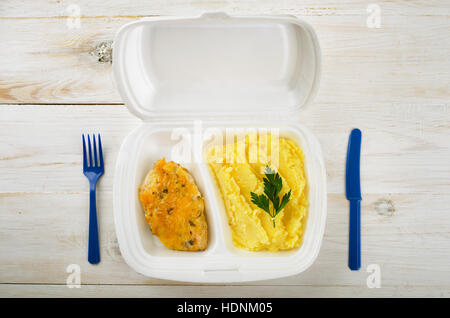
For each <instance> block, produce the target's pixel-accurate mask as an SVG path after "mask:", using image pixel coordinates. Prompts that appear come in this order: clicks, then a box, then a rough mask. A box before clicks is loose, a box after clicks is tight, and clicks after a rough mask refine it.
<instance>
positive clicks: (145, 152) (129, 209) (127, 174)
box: [113, 13, 326, 282]
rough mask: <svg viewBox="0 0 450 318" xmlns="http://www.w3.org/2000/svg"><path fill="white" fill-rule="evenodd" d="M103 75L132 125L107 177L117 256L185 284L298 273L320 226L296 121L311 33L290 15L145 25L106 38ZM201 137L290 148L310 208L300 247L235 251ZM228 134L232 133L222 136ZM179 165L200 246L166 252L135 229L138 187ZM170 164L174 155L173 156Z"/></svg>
mask: <svg viewBox="0 0 450 318" xmlns="http://www.w3.org/2000/svg"><path fill="white" fill-rule="evenodd" d="M113 69H114V76H115V80H116V84H117V87H118V89H119V91H120V94H121V96H122V98H123V99H124V101H125V103H126V105H127V107H128V108H129V110H130V111H131V112H132V113H133V114H135V115H136V116H138V117H139V118H141V119H142V124H141V125H139V127H137V128H136V129H135V130H134V131H133V132H131V133H130V134H129V135H128V136H127V138H126V139H125V141H124V142H123V144H122V147H121V149H120V152H119V156H118V159H117V166H116V173H115V179H114V221H115V226H116V232H117V238H118V241H119V245H120V250H121V253H122V255H123V257H124V259H125V261H126V262H127V263H128V264H129V265H130V266H131V267H132V268H133V269H134V270H136V271H137V272H139V273H141V274H144V275H147V276H151V277H155V278H163V279H170V280H178V281H189V282H244V281H252V280H263V279H270V278H277V277H284V276H289V275H294V274H297V273H299V272H301V271H303V270H305V269H306V268H308V267H309V266H310V265H311V264H312V263H313V262H314V260H315V258H316V257H317V255H318V253H319V249H320V245H321V241H322V237H323V232H324V228H325V220H326V174H325V168H324V163H323V157H322V153H321V149H320V145H319V143H318V142H317V140H316V138H315V137H314V136H313V135H312V133H311V132H309V130H308V129H306V128H305V127H304V126H302V125H300V124H298V123H297V122H295V121H293V120H292V119H290V118H293V117H294V118H295V117H298V116H295V114H297V113H298V112H299V111H300V109H301V107H303V106H306V105H307V104H309V103H310V102H311V101H312V99H313V97H314V95H315V93H316V91H317V87H318V82H319V75H320V49H319V44H318V41H317V37H316V35H315V32H314V31H313V29H312V28H311V27H310V26H309V25H308V24H306V23H305V22H303V21H301V20H299V19H297V18H295V17H290V16H282V17H280V16H275V17H273V16H272V17H268V16H261V17H230V16H228V15H226V14H223V13H210V14H204V15H202V16H200V17H198V18H189V19H186V18H166V19H143V20H140V21H137V22H133V23H130V24H127V25H125V26H123V27H122V28H121V29H120V30H119V32H118V33H117V35H116V39H115V42H114V49H113ZM209 129H214V130H216V131H217V130H219V131H221V132H223V133H225V131H226V130H228V131H233V132H234V133H235V134H238V135H239V134H245V132H246V131H248V129H256V130H259V131H261V132H264V131H267V132H270V131H271V129H275V130H277V131H278V132H279V134H280V136H282V137H283V136H285V137H288V138H290V139H292V140H294V141H295V142H296V143H297V144H298V145H300V147H301V148H302V150H303V152H304V155H305V172H306V176H307V182H308V199H309V208H308V215H307V221H306V228H305V233H304V237H303V242H302V245H301V246H300V247H299V248H297V249H293V250H289V251H280V252H247V251H243V250H239V249H237V248H236V247H234V245H233V243H232V238H231V230H230V228H229V226H228V223H227V216H226V211H225V208H224V205H223V201H222V198H221V196H220V193H219V190H218V188H217V185H216V184H215V180H214V177H213V175H212V173H211V172H210V171H209V169H208V166H207V164H206V163H205V160H204V159H203V158H204V151H205V147H206V144H207V142H208V140H207V138H204V137H205V136H206V135H207V133H206V132H207V131H208V130H209ZM232 129H233V130H232ZM186 139H188V140H189V142H188V145H189V146H188V147H189V154H190V160H187V161H186V162H181V164H182V165H183V166H184V167H186V168H187V169H188V170H189V171H190V173H191V174H192V175H193V177H194V178H195V180H196V183H197V185H198V187H199V189H200V191H201V193H202V194H203V196H204V199H205V212H206V217H207V222H208V228H209V229H208V237H209V243H208V248H207V249H206V250H205V251H202V252H181V251H173V250H169V249H167V248H165V247H164V246H163V245H162V243H161V242H160V241H159V239H158V238H157V237H156V236H154V235H153V234H152V233H151V231H150V229H149V227H148V224H147V223H146V221H145V218H144V213H143V209H142V207H141V205H140V202H139V199H138V193H137V189H138V187H139V185H140V183H141V182H142V180H143V179H144V177H145V175H146V174H147V172H148V171H149V170H150V169H151V168H152V166H153V164H154V163H155V162H156V161H157V160H159V159H161V158H163V157H165V158H166V159H167V160H175V161H176V159H177V158H176V157H177V152H176V149H177V146H178V145H179V144H180V142H185V141H186ZM178 155H179V154H178Z"/></svg>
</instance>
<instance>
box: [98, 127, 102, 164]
mask: <svg viewBox="0 0 450 318" xmlns="http://www.w3.org/2000/svg"><path fill="white" fill-rule="evenodd" d="M98 152H99V156H100V167H103V150H102V139H101V138H100V134H98Z"/></svg>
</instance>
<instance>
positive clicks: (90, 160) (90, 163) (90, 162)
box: [87, 134, 93, 167]
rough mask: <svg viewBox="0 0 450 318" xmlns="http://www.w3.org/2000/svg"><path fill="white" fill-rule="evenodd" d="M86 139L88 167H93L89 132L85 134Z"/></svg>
mask: <svg viewBox="0 0 450 318" xmlns="http://www.w3.org/2000/svg"><path fill="white" fill-rule="evenodd" d="M87 136H88V137H87V139H88V147H89V167H93V165H92V164H93V163H92V147H91V137H90V136H89V134H88V135H87Z"/></svg>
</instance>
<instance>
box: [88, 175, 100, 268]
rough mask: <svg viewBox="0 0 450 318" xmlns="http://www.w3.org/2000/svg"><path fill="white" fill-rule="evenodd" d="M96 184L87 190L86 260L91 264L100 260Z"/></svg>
mask: <svg viewBox="0 0 450 318" xmlns="http://www.w3.org/2000/svg"><path fill="white" fill-rule="evenodd" d="M95 189H96V185H95V184H94V185H91V187H90V191H89V248H88V261H89V263H91V264H98V263H99V262H100V246H99V242H98V225H97V204H96V195H95Z"/></svg>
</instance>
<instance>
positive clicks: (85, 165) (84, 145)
mask: <svg viewBox="0 0 450 318" xmlns="http://www.w3.org/2000/svg"><path fill="white" fill-rule="evenodd" d="M81 136H82V137H83V169H86V168H87V158H86V156H87V154H86V142H85V140H84V134H81Z"/></svg>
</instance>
